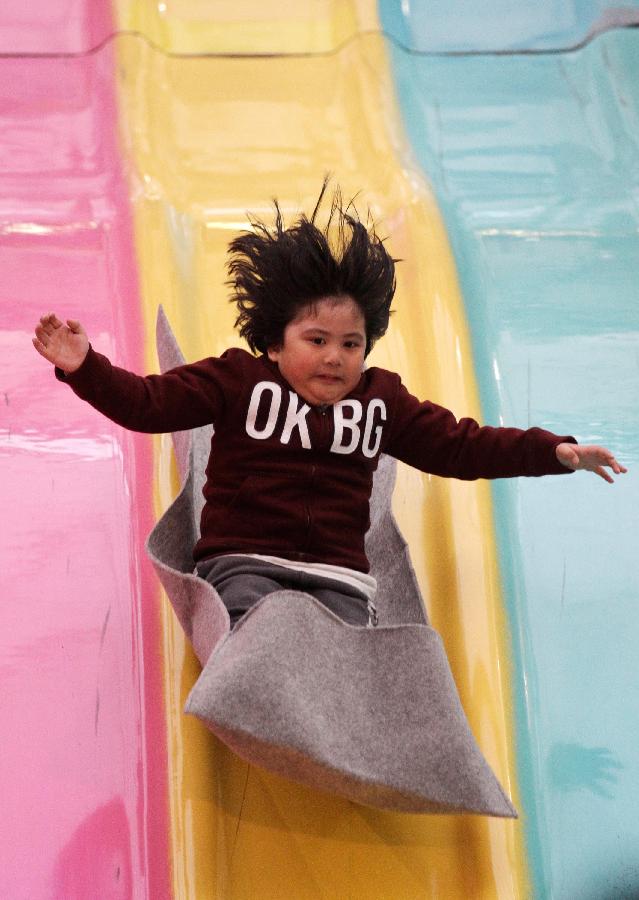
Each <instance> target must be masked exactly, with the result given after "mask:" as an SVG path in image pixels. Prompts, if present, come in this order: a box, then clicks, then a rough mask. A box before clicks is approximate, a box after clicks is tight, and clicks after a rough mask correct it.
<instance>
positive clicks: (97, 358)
mask: <svg viewBox="0 0 639 900" xmlns="http://www.w3.org/2000/svg"><path fill="white" fill-rule="evenodd" d="M242 354H244V355H246V356H248V354H246V353H245V351H242V350H227V351H226V353H224V354H223V355H222V356H221V357H219V358H214V357H211V358H209V359H204V360H201V361H200V362H196V363H192V364H190V365H185V366H179V367H178V368H175V369H170V370H169V371H168V372H165V373H164V374H162V375H147V376H142V375H136V374H134V373H133V372H129V371H127V370H126V369H121V368H119V367H118V366H114V365H113V364H112V363H111V362H110V361H109V360H108V359H107V357H106V356H103V355H102V354H101V353H97V352H96V351H95V350H94V349H93V348H92V347H90V348H89V352H88V354H87V356H86V358H85V360H84V362H83V363H82V365H81V366H80V368H79V369H77V370H76V371H75V372H72V373H71V374H68V375H65V373H64V372H62V371H61V370H60V369H56V371H55V374H56V378H58V380H59V381H63V382H65V383H66V384H68V385H69V387H70V388H71V389H72V391H73V392H74V393H75V394H77V396H78V397H80V398H81V399H82V400H86V401H87V403H90V404H91V406H93V407H94V408H95V409H97V410H98V411H99V412H101V413H102V414H103V415H105V416H106V417H107V418H109V419H111V420H112V421H113V422H116V423H117V424H118V425H122V426H124V428H128V429H130V430H131V431H141V432H147V433H153V434H159V433H163V432H171V431H184V430H185V429H188V428H197V427H199V426H201V425H208V424H210V423H212V422H213V423H214V422H216V421H218V420H219V419H220V418H221V417H222V416H223V415H224V412H225V407H226V403H227V397H232V396H234V395H235V394H236V393H237V391H238V389H239V387H240V383H241V381H242V380H243V379H242V368H243V367H242V364H241V362H242V360H241V356H242Z"/></svg>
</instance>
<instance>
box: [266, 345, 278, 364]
mask: <svg viewBox="0 0 639 900" xmlns="http://www.w3.org/2000/svg"><path fill="white" fill-rule="evenodd" d="M281 349H282V348H281V346H280V344H273V346H272V347H268V348H267V350H266V353H267V355H268V358H269V359H270V360H271V362H278V360H279V358H280V351H281Z"/></svg>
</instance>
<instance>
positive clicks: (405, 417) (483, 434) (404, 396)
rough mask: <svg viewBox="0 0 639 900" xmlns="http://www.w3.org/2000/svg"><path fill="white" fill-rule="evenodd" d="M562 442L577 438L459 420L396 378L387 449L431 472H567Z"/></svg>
mask: <svg viewBox="0 0 639 900" xmlns="http://www.w3.org/2000/svg"><path fill="white" fill-rule="evenodd" d="M563 442H567V443H572V444H576V443H577V441H576V440H575V438H574V437H572V436H570V435H557V434H553V433H552V432H551V431H546V430H544V429H543V428H528V429H525V430H524V429H520V428H494V427H491V426H488V425H485V426H480V425H479V424H478V423H477V422H476V421H475V420H474V419H470V418H463V419H459V420H457V419H456V418H455V416H454V415H453V413H452V412H451V411H450V410H448V409H445V408H444V407H443V406H438V405H437V404H435V403H430V402H429V401H425V402H421V401H419V400H418V399H417V398H416V397H414V396H413V395H412V394H410V393H409V392H408V391H407V390H406V388H405V387H404V385H403V384H401V382H400V383H399V387H398V391H397V397H396V406H395V412H394V415H393V418H392V421H391V428H390V434H389V439H388V443H387V446H386V448H385V452H386V453H388V454H389V455H390V456H394V457H395V458H396V459H400V460H402V461H403V462H405V463H407V464H408V465H410V466H414V467H415V468H416V469H421V470H422V471H423V472H430V473H432V474H434V475H443V476H447V477H450V478H461V479H464V480H474V479H476V478H513V477H515V476H518V475H533V476H537V475H559V474H568V473H570V472H571V471H572V470H571V469H568V468H567V467H566V466H564V465H562V464H561V463H560V462H559V460H558V459H557V457H556V455H555V448H556V447H557V445H558V444H561V443H563Z"/></svg>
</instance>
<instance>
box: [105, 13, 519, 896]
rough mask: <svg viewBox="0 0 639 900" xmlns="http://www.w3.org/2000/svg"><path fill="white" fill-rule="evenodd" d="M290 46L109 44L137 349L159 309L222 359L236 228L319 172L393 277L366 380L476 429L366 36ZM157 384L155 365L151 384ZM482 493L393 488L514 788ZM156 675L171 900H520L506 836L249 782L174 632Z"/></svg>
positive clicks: (417, 182)
mask: <svg viewBox="0 0 639 900" xmlns="http://www.w3.org/2000/svg"><path fill="white" fill-rule="evenodd" d="M271 7H272V15H273V19H274V21H276V22H279V21H280V19H281V16H282V6H281V4H263V5H262V7H261V14H260V15H261V17H262V20H263V21H267V20H268V18H269V15H270V13H271ZM326 9H327V12H328V13H329V14H331V13H332V11H333V10H334V7H333V6H332V5H327V7H326ZM164 22H165V26H166V33H165V35H164V40H165V45H166V46H171V47H174V46H176V43H177V40H178V37H177V36H174V35H173V34H172V33H171V28H172V25H173V18H172V14H171V10H170V9H168V10H167V14H166V16H165V19H164ZM331 28H332V26H331V23H330V22H328V23H326V32H327V33H328V32H330V31H331ZM176 29H177V34H178V36H179V40H180V47H181V48H184V47H187V49H188V40H187V39H191V38H192V41H193V47H197V48H199V49H202V34H201V29H200V27H199V23H196V24H195V25H194V27H193V31H192V34H191V33H190V32H187V31H185V30H184V20H183V19H178V20H177V21H176ZM210 33H211V34H213V33H214V32H213V31H211V32H210ZM272 36H273V31H272V30H270V31H268V33H266V34H265V35H264V38H263V40H264V41H267V42H268V40H270V39H271V38H272ZM278 39H279V38H278ZM260 46H263V44H260ZM301 46H303V47H306V46H307V44H306V43H304V41H302V43H301ZM207 49H208V50H209V51H210V52H211V53H212V54H214V53H215V52H216V49H217V48H216V46H215V45H214V44H209V45H207ZM296 49H297V47H291V48H290V50H291V53H290V54H288V53H287V54H286V55H285V56H283V57H271V58H250V57H247V58H215V57H214V56H212V57H192V56H191V57H188V56H187V57H182V56H173V55H167V54H166V53H164V52H162V51H161V50H159V49H157V48H155V47H153V46H152V45H151V44H150V43H149V42H148V41H146V40H143V39H142V38H141V37H136V36H133V35H130V36H122V37H121V38H119V39H118V43H117V51H118V72H119V77H120V92H121V108H122V115H123V122H124V123H125V129H126V153H127V156H129V157H130V159H131V163H132V179H133V180H132V199H133V203H134V211H135V222H136V235H137V242H138V259H139V264H140V271H141V278H142V298H143V306H144V310H145V321H146V327H147V347H148V348H151V347H152V340H153V338H152V336H153V329H154V322H155V315H156V311H157V305H158V303H162V304H163V305H164V306H165V308H166V310H167V313H168V315H169V319H170V321H171V323H172V325H173V326H174V328H175V330H176V333H177V337H178V340H179V342H180V344H181V346H182V348H183V350H184V352H185V355H186V357H187V358H188V359H196V358H198V357H201V356H204V355H207V354H211V353H213V354H215V353H219V352H221V351H222V350H224V349H225V348H226V347H227V346H229V344H235V343H237V337H236V336H235V334H234V332H233V319H234V315H233V310H232V308H231V307H230V306H229V304H228V302H227V299H226V298H227V292H228V289H227V288H226V287H225V285H224V281H225V277H226V275H225V272H224V261H225V250H226V246H227V244H228V241H229V240H230V239H231V237H232V236H233V235H234V234H236V233H237V231H238V230H240V229H242V228H244V227H245V226H246V223H247V220H246V211H247V210H251V211H253V212H254V213H257V214H261V215H264V216H267V217H268V216H270V215H271V211H272V210H271V207H270V204H269V198H270V197H272V196H277V197H278V198H279V200H280V202H281V204H282V208H283V210H284V212H285V214H286V215H287V217H292V216H294V215H295V214H297V213H298V212H299V211H300V210H302V209H304V210H307V211H308V210H309V209H311V208H312V206H313V204H314V202H315V199H316V197H317V194H318V192H319V189H320V185H321V182H322V178H323V175H324V173H325V172H326V171H327V170H328V171H333V172H334V173H335V176H336V180H338V181H339V182H340V183H341V185H342V188H343V190H344V193H345V195H346V196H351V195H353V194H354V193H355V192H356V191H359V190H362V191H363V193H362V197H361V200H360V205H361V206H362V212H363V213H365V208H366V204H367V203H370V204H371V207H372V212H373V215H374V216H375V218H376V219H378V220H379V221H380V223H381V224H380V229H381V230H382V231H383V233H385V234H388V235H389V243H390V246H391V248H392V251H393V253H394V254H395V255H396V256H399V257H401V258H402V259H404V260H405V262H403V263H402V264H401V266H400V269H399V282H400V289H399V293H398V297H397V314H396V316H395V317H394V319H393V323H392V327H391V330H390V332H389V334H388V335H387V337H385V338H384V340H383V341H381V342H380V344H379V346H378V348H376V350H375V353H374V358H373V362H376V363H378V364H382V365H387V366H389V367H392V368H396V369H399V370H400V371H401V373H402V374H403V376H404V377H405V379H406V381H407V383H408V384H409V385H410V386H411V388H412V389H413V390H414V391H415V392H416V393H418V394H421V395H423V396H430V397H432V398H433V399H436V400H440V401H442V402H444V403H448V404H449V405H451V406H452V407H453V408H455V409H456V410H458V411H459V412H460V414H461V412H462V411H463V413H471V414H472V413H473V412H478V403H477V397H476V391H475V387H474V381H473V377H472V369H471V366H470V363H469V348H468V342H467V336H466V326H465V322H464V319H463V316H462V315H461V307H460V299H459V293H458V288H457V281H456V273H455V270H454V267H453V265H452V259H451V256H450V252H449V248H448V243H447V240H446V235H445V233H444V231H443V229H442V226H441V222H440V218H439V214H438V211H437V208H436V206H435V204H434V203H433V199H432V196H431V194H430V192H429V190H428V188H427V187H426V185H425V182H424V180H423V178H422V177H421V176H420V175H419V174H418V173H417V172H416V171H415V170H414V168H412V162H411V158H410V155H409V150H408V147H407V145H406V143H405V141H404V139H403V136H402V130H401V126H400V124H399V122H398V120H397V116H396V109H395V101H394V96H393V92H392V86H391V81H390V73H389V71H388V67H387V60H386V53H385V43H384V41H383V39H382V38H381V37H380V36H379V35H368V36H361V37H359V38H357V39H356V40H353V41H351V42H349V43H348V44H347V45H346V46H344V47H342V48H339V49H338V48H335V49H334V51H333V52H331V53H329V54H326V55H320V56H314V57H306V58H304V57H297V56H295V53H294V51H295V50H296ZM155 365H156V363H155V359H154V355H153V353H152V352H149V358H148V366H149V367H153V366H155ZM158 448H159V452H158V464H159V477H158V484H159V502H158V508H161V507H163V506H165V505H166V504H167V503H168V502H169V499H170V497H171V496H172V495H173V493H174V491H175V482H174V479H173V477H172V467H171V455H170V453H171V451H170V444H169V442H168V440H163V441H158ZM488 496H489V495H488V491H487V489H486V486H485V485H484V486H481V485H472V484H460V483H456V484H455V483H452V482H443V481H439V480H437V479H429V478H426V477H422V476H421V475H419V474H418V473H415V472H410V471H408V470H403V471H402V473H401V476H400V484H399V487H398V491H397V495H396V511H397V515H398V516H399V518H400V521H401V526H402V528H403V530H404V532H405V533H406V534H407V536H408V538H409V540H410V542H411V549H412V551H413V554H414V559H415V563H416V566H417V569H418V573H419V577H420V580H421V583H422V587H423V589H424V593H425V595H426V597H427V598H428V602H429V610H430V612H431V615H432V617H433V620H434V623H435V624H436V626H437V627H438V628H439V630H440V631H441V632H442V633H443V635H444V638H445V641H446V645H447V649H448V651H449V654H450V657H451V660H452V663H453V667H454V670H455V674H456V677H457V680H458V684H459V687H460V691H461V694H462V697H463V699H464V702H465V705H466V708H467V710H468V713H469V717H470V720H471V723H472V726H473V728H474V730H475V733H476V735H477V737H478V739H479V741H480V744H481V746H482V748H483V749H484V751H485V753H486V755H487V757H488V758H489V760H490V761H491V763H492V764H493V765H494V767H495V769H496V770H497V772H498V773H499V776H500V777H501V779H502V780H503V781H504V783H506V784H507V785H509V786H510V787H511V788H512V787H513V785H512V783H511V779H510V773H509V752H510V751H509V747H510V745H509V739H508V727H507V724H508V717H507V710H508V706H509V698H508V690H509V685H508V657H507V655H506V653H505V650H504V648H503V646H502V637H503V621H502V615H501V607H500V600H499V594H498V577H497V572H496V561H495V555H494V550H493V548H492V545H491V543H490V536H491V530H490V515H489V506H488ZM167 658H168V661H169V663H168V666H167V675H168V678H169V689H168V697H169V699H170V712H169V715H170V717H171V724H170V733H171V735H172V741H173V744H172V754H171V776H170V783H171V785H172V788H173V795H172V814H173V815H172V819H173V827H174V831H173V838H172V843H173V848H174V854H175V855H174V877H175V888H174V891H175V895H176V896H178V897H180V898H181V900H182V898H197V900H199V898H203V897H219V898H233V900H240V898H246V900H249V898H251V900H252V898H255V897H265V898H266V897H271V898H281V897H289V896H294V897H295V898H300V900H304V898H307V897H308V898H317V897H326V898H334V897H351V898H357V900H370V898H371V897H375V898H376V900H384V898H389V900H391V898H392V900H397V898H398V897H404V898H408V897H425V896H426V897H430V896H432V897H442V898H443V897H445V898H447V900H448V898H460V900H461V898H464V900H466V898H468V897H474V896H477V897H486V898H490V897H514V896H517V897H525V896H526V890H527V888H526V881H525V875H524V874H523V873H522V870H521V860H520V855H519V852H518V851H519V847H518V834H519V831H520V827H521V826H520V825H519V824H518V823H510V822H503V821H495V820H488V819H482V818H479V817H467V818H462V817H431V816H426V817H419V816H408V815H393V814H390V813H382V812H379V811H375V810H367V809H364V808H362V807H358V806H357V805H355V804H351V803H347V802H345V801H343V800H340V799H338V798H335V797H332V796H329V795H324V794H319V793H316V792H312V791H310V790H308V789H305V788H301V787H298V786H296V785H294V784H291V783H288V782H286V781H284V780H282V779H278V778H275V777H274V776H271V775H268V774H266V773H264V772H262V771H260V770H258V769H256V768H253V767H251V768H249V767H247V766H246V765H245V764H244V763H243V762H241V761H240V760H239V759H238V758H237V757H235V756H233V755H232V754H231V753H230V752H229V751H227V750H226V748H225V747H223V746H222V745H221V744H219V743H218V742H216V741H215V740H213V738H212V737H211V736H210V735H209V734H208V733H207V732H206V731H205V729H204V728H203V727H202V726H201V725H200V724H199V723H198V722H196V721H191V720H189V719H188V718H185V717H184V716H183V715H182V711H181V709H182V704H183V701H184V697H185V694H186V692H187V691H188V690H189V688H190V686H191V685H192V683H193V680H194V678H195V677H196V666H195V662H194V659H193V656H192V654H191V652H190V650H188V649H187V648H186V647H185V644H184V639H183V636H182V634H181V633H180V632H179V629H178V628H177V627H176V626H175V624H174V620H173V618H172V616H171V614H170V613H169V615H168V616H167ZM512 768H514V766H512Z"/></svg>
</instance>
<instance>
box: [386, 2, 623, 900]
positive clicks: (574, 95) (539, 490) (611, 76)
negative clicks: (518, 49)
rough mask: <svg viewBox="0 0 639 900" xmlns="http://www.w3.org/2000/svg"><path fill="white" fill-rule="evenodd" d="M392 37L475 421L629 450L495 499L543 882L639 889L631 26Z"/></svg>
mask: <svg viewBox="0 0 639 900" xmlns="http://www.w3.org/2000/svg"><path fill="white" fill-rule="evenodd" d="M410 5H411V7H413V6H414V4H410ZM548 7H549V8H550V5H549V4H548ZM396 8H397V4H396V3H395V4H390V5H389V6H388V9H390V10H391V12H392V11H393V10H395V11H396ZM386 13H387V7H386V5H385V4H384V3H383V2H382V4H381V17H382V22H383V24H384V28H385V30H386V31H387V32H388V31H389V23H388V18H387V15H386ZM413 25H414V23H413ZM413 30H414V28H413ZM389 49H390V53H391V56H392V62H393V67H394V75H395V78H396V85H397V92H398V98H399V102H400V106H401V108H402V112H403V117H404V122H405V127H406V129H407V132H408V134H409V137H410V139H411V141H412V144H413V149H414V153H415V156H416V158H417V160H418V162H419V164H420V166H421V168H422V169H423V170H424V172H425V173H426V174H427V176H428V178H429V179H430V181H431V183H432V185H433V187H434V190H435V191H436V193H437V195H438V199H439V202H440V205H441V209H442V212H443V215H444V217H445V219H446V223H447V227H448V230H449V234H450V238H451V242H452V245H453V251H454V253H455V257H456V260H457V265H458V270H459V275H460V280H461V285H462V291H463V294H464V299H465V304H466V310H467V315H468V321H469V326H470V329H471V337H472V342H473V353H474V357H475V360H474V361H475V365H476V371H477V375H478V381H479V387H480V394H481V399H482V408H483V414H484V420H485V421H486V422H487V423H491V424H500V423H504V424H509V425H516V426H520V427H527V426H529V425H540V426H543V427H546V428H550V429H551V430H554V431H559V432H560V433H572V434H574V435H575V436H576V437H577V438H578V440H580V441H581V442H583V443H602V444H604V445H607V446H609V447H610V448H611V449H613V450H614V451H615V453H616V454H617V456H618V458H619V459H620V460H621V461H622V462H623V463H624V464H626V465H627V466H628V467H629V468H630V472H629V473H628V474H627V475H625V476H618V477H617V480H616V483H615V484H614V485H612V486H611V485H607V484H605V483H604V482H603V481H602V480H601V479H599V478H597V477H596V476H594V475H592V474H590V473H584V472H579V473H576V474H573V475H569V476H566V477H553V478H550V477H549V478H544V479H516V480H512V481H502V482H496V483H494V488H493V496H494V501H495V517H496V532H497V541H498V552H499V558H500V567H501V575H502V581H503V588H504V598H505V604H506V609H507V615H508V620H509V623H510V628H511V635H510V638H511V644H512V652H513V663H514V666H513V671H514V679H513V681H514V683H513V701H514V707H515V712H516V741H517V760H518V769H519V772H518V775H519V780H520V786H521V792H522V806H523V826H524V828H525V834H526V844H527V853H528V859H529V864H530V870H531V877H532V880H533V885H534V895H535V898H544V900H545V898H559V900H576V898H578V900H624V898H627V900H629V898H636V897H639V863H638V859H639V857H638V853H637V848H638V847H639V816H637V808H638V807H639V703H638V702H637V685H638V683H639V679H638V675H639V664H638V659H639V653H638V651H637V648H638V647H639V563H638V561H637V535H638V534H639V476H638V474H637V473H638V471H639V277H638V273H639V77H638V76H639V30H637V29H630V28H627V29H619V30H611V31H607V32H605V33H602V34H600V35H599V36H598V37H596V38H594V39H593V40H592V41H590V42H589V43H588V44H586V45H585V46H584V47H582V48H581V49H579V50H576V51H572V52H566V53H561V54H543V53H542V54H512V55H490V54H487V55H477V56H474V55H472V56H428V55H425V54H421V55H420V54H415V53H408V52H407V51H406V50H404V49H402V48H400V47H398V46H397V45H396V44H395V43H393V42H390V43H389ZM457 412H458V413H459V414H460V415H463V414H464V410H458V411H457Z"/></svg>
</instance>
